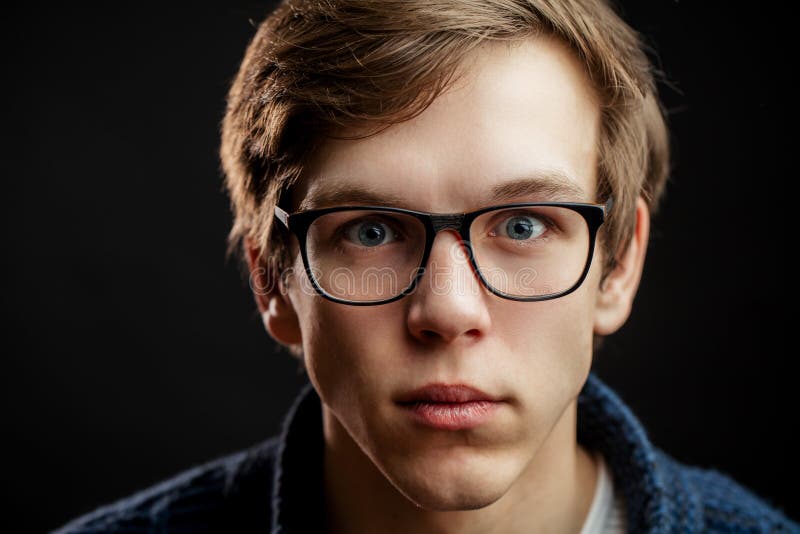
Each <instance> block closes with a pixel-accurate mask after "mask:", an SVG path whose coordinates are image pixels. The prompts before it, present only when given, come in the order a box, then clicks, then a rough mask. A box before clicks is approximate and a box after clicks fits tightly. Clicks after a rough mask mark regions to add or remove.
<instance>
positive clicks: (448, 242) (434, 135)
mask: <svg viewBox="0 0 800 534" xmlns="http://www.w3.org/2000/svg"><path fill="white" fill-rule="evenodd" d="M473 61H474V62H473ZM465 66H466V67H467V68H468V70H469V72H470V74H468V75H467V76H466V77H465V78H464V79H463V80H462V82H461V83H459V84H458V85H457V86H455V87H453V88H451V90H450V91H449V92H447V93H445V94H444V95H442V96H440V97H439V98H438V99H437V100H436V101H435V102H434V103H433V105H431V106H430V108H428V109H427V110H426V111H424V112H423V113H422V114H421V115H419V116H418V117H416V118H414V119H412V120H410V121H407V122H404V123H400V124H396V125H393V126H392V127H391V128H389V129H388V130H386V131H384V132H382V133H380V134H378V135H376V136H373V137H370V138H366V139H362V140H357V141H331V142H328V143H327V144H326V145H325V146H324V147H323V149H322V150H321V151H320V152H319V153H317V154H316V155H315V159H314V161H313V162H312V165H311V166H310V170H309V173H308V175H307V178H306V179H304V181H302V182H300V183H299V184H298V187H297V188H296V189H295V194H294V198H293V202H294V205H293V206H292V208H293V209H298V207H299V206H300V203H301V202H303V201H304V200H307V199H308V198H310V197H312V196H317V195H318V194H319V193H321V192H323V191H325V190H327V189H329V188H331V187H332V186H334V185H337V186H338V188H342V187H343V186H344V187H345V188H349V189H356V188H358V189H368V190H370V191H372V192H377V193H383V194H386V195H390V196H393V197H400V198H401V199H402V201H403V205H402V206H400V207H405V208H410V209H416V210H421V211H428V212H437V213H457V212H466V211H470V210H475V209H478V208H481V207H484V206H486V205H487V204H488V202H487V199H488V198H489V192H490V191H491V190H492V188H493V187H494V186H497V185H498V184H501V183H503V182H504V181H509V180H511V179H514V178H519V177H525V176H537V175H542V174H547V173H557V174H559V175H561V176H563V177H566V179H568V180H569V181H571V182H572V184H573V185H574V186H577V189H579V190H580V191H582V193H580V194H577V193H576V195H575V197H574V198H571V199H570V200H572V201H575V202H598V201H599V200H603V199H596V197H595V192H596V186H597V182H596V181H597V173H596V168H597V162H598V160H597V158H598V154H597V149H596V147H597V143H598V128H599V120H600V115H599V107H598V104H597V100H596V97H595V95H594V93H593V91H592V89H591V87H590V85H589V82H588V80H587V78H586V76H585V74H584V73H583V71H582V67H581V65H580V63H579V62H578V60H577V59H576V58H575V57H573V56H572V53H571V52H569V51H568V50H567V49H566V48H565V47H564V46H563V45H562V44H560V43H559V42H556V41H553V40H549V39H545V38H540V39H537V40H532V39H531V40H527V41H524V42H521V43H518V44H517V45H515V46H513V47H509V46H507V45H505V44H492V45H487V46H484V47H483V48H481V49H480V51H479V53H477V54H475V55H473V56H472V57H471V58H470V62H469V63H468V64H466V65H465ZM546 200H551V198H549V197H548V195H547V194H546V193H539V194H537V195H534V196H530V195H523V196H522V197H519V198H517V199H514V200H513V201H519V202H526V201H546ZM511 201H512V200H509V202H511ZM304 207H305V206H304ZM314 207H325V206H314ZM458 250H459V247H458V236H457V234H456V233H455V232H454V231H450V230H445V231H443V232H441V233H439V234H438V236H437V237H436V240H435V242H434V245H433V249H432V251H431V256H430V258H429V263H428V266H427V267H428V271H427V272H426V273H425V275H424V276H423V278H422V279H421V280H420V281H419V285H418V287H417V289H416V291H415V292H414V293H413V294H411V295H409V296H406V297H404V298H402V299H400V300H397V301H395V302H392V303H389V304H382V305H377V306H349V305H344V304H338V303H334V302H331V301H328V300H326V299H324V298H322V297H320V296H318V295H316V294H314V293H313V292H311V291H309V290H308V288H309V287H310V286H309V283H308V281H307V280H305V281H303V280H300V277H305V274H304V272H303V265H302V261H301V258H300V256H299V254H297V248H296V247H295V248H294V249H293V254H295V256H294V257H295V263H294V265H293V268H294V271H295V274H294V275H293V278H290V279H289V283H288V293H287V296H288V300H285V301H280V300H279V301H278V302H277V303H275V302H273V303H272V310H271V311H269V312H267V313H266V314H265V321H266V323H267V327H268V328H269V330H270V333H271V334H272V335H273V337H276V338H277V339H279V340H280V341H283V342H289V343H291V342H297V341H301V342H302V347H303V350H304V358H305V364H306V368H307V370H308V374H309V377H310V379H311V381H312V383H313V385H314V387H315V388H316V390H317V391H318V393H319V395H320V397H321V399H322V400H323V402H324V407H325V432H326V438H327V440H328V443H329V444H337V445H335V446H339V447H344V448H345V449H347V448H348V447H349V448H350V449H351V452H352V451H355V454H356V455H358V454H361V453H362V452H363V454H365V455H366V456H367V457H369V458H370V459H371V460H372V463H374V465H375V466H376V467H377V468H378V469H379V470H380V471H381V472H382V473H383V475H384V476H385V477H386V478H387V479H388V480H389V481H391V483H392V484H393V485H394V486H395V487H396V488H397V489H398V490H399V491H400V492H401V493H403V494H404V495H405V496H406V497H408V498H409V499H410V500H412V501H413V502H415V503H416V504H418V505H420V506H423V507H425V508H430V509H440V510H442V509H451V510H452V509H467V508H475V507H479V506H485V505H488V504H490V503H492V502H494V501H495V500H497V499H498V498H499V497H501V496H502V495H503V494H504V493H505V492H507V491H508V489H509V487H510V486H511V485H512V484H513V483H514V482H515V481H516V480H517V479H518V478H519V477H520V476H521V475H522V474H523V473H524V472H525V471H526V470H527V469H530V468H531V467H530V466H531V465H533V464H537V465H538V464H546V463H549V464H550V465H556V464H558V462H559V461H560V460H559V458H560V456H563V454H564V453H565V451H573V452H574V450H575V449H574V448H575V420H574V407H575V406H574V401H575V399H576V397H577V395H578V393H579V391H580V389H581V387H582V385H583V383H584V381H585V379H586V377H587V375H588V373H589V368H590V363H591V357H592V334H593V331H595V330H597V331H600V330H602V328H598V302H599V297H598V295H599V294H600V292H599V289H598V286H599V281H600V270H601V263H602V261H601V260H602V257H601V251H600V249H599V247H598V249H596V250H595V254H594V258H593V260H592V266H591V269H590V271H589V273H588V276H587V278H586V279H585V281H584V282H583V284H582V285H581V286H580V287H579V288H578V289H577V290H576V291H574V292H573V293H571V294H569V295H567V296H565V297H561V298H557V299H554V300H548V301H541V302H517V301H513V300H507V299H503V298H500V297H498V296H495V295H493V294H491V293H490V292H489V291H488V290H486V289H485V288H483V287H482V286H481V285H480V282H479V281H478V280H477V278H476V277H475V275H474V273H473V271H472V270H471V268H470V265H469V264H468V263H467V261H466V260H465V259H464V257H463V255H461V254H458V253H457V251H458ZM434 272H436V273H437V274H436V277H435V278H434V276H433V275H434ZM448 278H450V279H451V286H452V288H453V290H450V291H442V290H441V288H442V287H443V285H444V284H446V283H447V282H445V280H447V279H448ZM634 286H635V284H634ZM459 288H460V289H459ZM269 307H270V306H269V304H266V305H264V309H265V310H266V309H268V308H269ZM295 314H296V315H295ZM626 314H627V311H624V312H622V315H625V316H627V315H626ZM604 320H606V322H607V318H606V319H604ZM621 320H622V321H624V318H622V319H621ZM612 322H613V321H612ZM616 322H617V323H620V320H619V319H618V320H617V321H616ZM606 329H607V327H606ZM612 329H614V328H612ZM603 333H605V332H603ZM431 383H444V384H468V385H472V386H474V387H476V388H478V389H480V390H483V391H484V392H487V393H489V394H490V395H493V396H495V397H498V398H501V399H503V400H504V402H503V403H501V405H500V406H499V409H498V410H496V412H495V413H494V415H493V416H492V417H491V418H489V419H488V420H487V421H485V422H484V423H482V424H480V425H478V426H476V427H474V428H470V429H461V430H443V429H437V428H431V427H428V426H424V425H420V424H418V423H416V422H415V421H414V419H413V418H412V417H410V416H409V413H408V411H407V410H406V409H405V408H403V407H402V406H400V405H399V404H398V403H397V402H396V399H397V398H398V396H400V395H402V394H404V393H407V392H409V391H411V390H414V389H416V388H419V387H421V386H424V385H427V384H431ZM356 445H357V448H356ZM533 460H535V461H533Z"/></svg>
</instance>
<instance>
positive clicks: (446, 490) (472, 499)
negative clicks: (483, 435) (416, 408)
mask: <svg viewBox="0 0 800 534" xmlns="http://www.w3.org/2000/svg"><path fill="white" fill-rule="evenodd" d="M384 474H385V475H386V476H387V478H388V479H389V480H390V482H391V483H392V484H393V485H394V486H395V488H396V489H397V490H398V491H399V492H400V493H402V494H403V495H404V496H405V497H406V498H407V499H408V500H409V501H411V502H412V503H413V504H414V505H416V506H417V507H419V508H423V509H425V510H431V511H456V510H476V509H479V508H484V507H486V506H489V505H490V504H492V503H494V502H495V501H497V500H498V499H499V498H500V497H502V496H503V495H505V493H506V492H507V491H508V489H509V488H510V487H511V485H512V484H513V482H514V477H513V476H509V473H507V472H506V471H505V470H504V469H502V466H500V465H498V462H497V460H496V459H493V458H491V457H483V458H482V461H481V460H474V461H472V462H468V461H464V460H463V459H462V460H461V461H454V462H442V461H441V460H438V461H436V462H431V463H427V462H423V463H420V464H418V465H415V466H413V467H410V466H408V465H405V466H398V471H396V472H395V473H394V475H396V476H393V474H392V473H384Z"/></svg>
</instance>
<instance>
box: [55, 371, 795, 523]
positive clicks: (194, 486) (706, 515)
mask: <svg viewBox="0 0 800 534" xmlns="http://www.w3.org/2000/svg"><path fill="white" fill-rule="evenodd" d="M578 441H579V442H581V443H582V444H583V445H585V446H586V448H588V449H590V450H597V451H599V452H601V453H602V454H603V456H604V458H605V459H606V462H607V464H608V466H609V469H610V470H611V472H612V476H613V478H614V487H615V489H616V490H617V491H620V492H622V495H623V497H624V500H625V509H626V513H627V525H628V531H629V532H632V533H640V532H641V533H644V532H653V533H667V532H669V533H673V532H674V533H677V532H682V533H690V532H703V533H706V532H710V533H715V532H719V533H722V532H733V533H760V532H791V533H799V534H800V526H798V524H797V523H795V522H793V521H791V520H790V519H789V518H788V517H786V515H784V514H783V513H782V512H781V511H780V510H779V509H777V508H776V507H774V506H773V505H771V504H770V503H768V502H767V501H765V500H764V499H762V498H759V497H758V496H756V495H755V494H753V493H752V492H750V491H749V490H747V489H746V488H744V487H742V486H741V485H740V484H738V483H737V482H735V481H734V480H732V479H731V478H730V477H728V476H726V475H724V474H722V473H720V472H718V471H715V470H712V469H701V468H698V467H692V466H687V465H684V464H682V463H680V462H678V461H676V460H675V459H674V458H672V457H670V456H669V455H667V454H666V453H664V452H663V451H661V450H660V449H658V448H657V447H654V446H653V445H652V444H651V443H650V441H649V440H648V437H647V434H646V432H645V430H644V428H643V427H642V425H641V423H640V422H639V421H638V420H637V419H636V417H634V415H633V413H631V411H630V409H629V408H628V407H627V406H626V405H625V404H624V403H623V402H622V400H621V399H620V398H619V397H618V396H617V395H616V394H615V393H614V392H613V391H612V390H611V389H610V388H609V387H608V386H607V385H606V384H604V383H603V382H602V381H601V380H600V379H599V378H598V377H597V376H596V375H595V374H594V373H592V374H590V375H589V378H588V380H587V382H586V384H585V385H584V387H583V389H582V391H581V394H580V396H579V398H578ZM323 450H324V441H323V435H322V415H321V409H320V399H319V396H318V395H317V393H316V391H315V390H314V389H313V387H311V384H310V383H307V384H306V385H305V386H304V387H303V388H302V390H301V391H300V393H299V394H298V395H297V397H296V398H295V400H294V403H293V404H292V406H291V408H290V409H289V411H288V413H287V415H286V417H285V418H284V421H283V426H282V431H281V433H280V435H278V436H275V437H273V438H271V439H269V440H267V441H265V442H263V443H261V444H259V445H257V446H255V447H252V448H250V449H248V450H246V451H242V452H239V453H236V454H233V455H230V456H226V457H224V458H219V459H217V460H214V461H212V462H209V463H207V464H204V465H201V466H198V467H195V468H193V469H191V470H188V471H186V472H184V473H182V474H180V475H178V476H175V477H173V478H171V479H169V480H167V481H165V482H162V483H161V484H158V485H157V486H154V487H152V488H149V489H147V490H143V491H141V492H139V493H137V494H135V495H133V496H131V497H128V498H127V499H124V500H121V501H119V502H117V503H114V504H112V505H108V506H105V507H102V508H99V509H97V510H95V511H94V512H92V513H90V514H87V515H85V516H83V517H80V518H78V519H76V520H74V521H72V522H71V523H69V524H67V525H65V526H64V527H62V528H61V529H59V530H58V531H57V532H59V533H90V532H91V533H97V532H270V533H271V534H307V533H314V532H325V528H324V519H325V496H324V491H323V483H322V481H323V479H322V467H323V464H322V461H323Z"/></svg>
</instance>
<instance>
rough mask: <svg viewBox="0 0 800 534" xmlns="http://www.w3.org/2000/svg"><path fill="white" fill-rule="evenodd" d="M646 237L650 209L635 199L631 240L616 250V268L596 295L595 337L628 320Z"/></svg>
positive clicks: (602, 283) (644, 251)
mask: <svg viewBox="0 0 800 534" xmlns="http://www.w3.org/2000/svg"><path fill="white" fill-rule="evenodd" d="M649 237H650V210H649V209H648V208H647V203H646V202H645V201H644V199H643V198H642V197H639V198H638V199H637V200H636V227H635V228H634V230H633V235H632V236H631V240H630V241H629V242H628V243H623V244H622V246H621V247H620V250H619V251H618V253H617V263H616V266H615V267H614V269H613V270H612V271H611V272H610V273H608V275H607V276H606V278H605V280H603V281H602V282H601V284H600V288H599V290H598V292H597V302H596V305H595V318H594V333H595V334H598V335H601V336H605V335H609V334H613V333H614V332H616V331H617V330H619V328H620V327H622V325H623V324H625V321H627V320H628V317H629V316H630V314H631V308H632V306H633V299H634V297H635V296H636V291H637V289H638V288H639V281H640V280H641V277H642V269H643V267H644V258H645V253H646V252H647V242H648V239H649ZM625 245H627V247H626V246H625Z"/></svg>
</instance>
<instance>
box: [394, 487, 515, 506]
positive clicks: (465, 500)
mask: <svg viewBox="0 0 800 534" xmlns="http://www.w3.org/2000/svg"><path fill="white" fill-rule="evenodd" d="M478 485H482V484H480V483H478V484H476V487H474V488H472V491H465V490H464V489H463V488H455V489H453V488H431V487H422V488H420V487H417V488H414V489H413V490H410V491H403V490H400V492H401V493H402V494H403V495H405V497H406V498H407V499H408V500H409V501H411V502H412V503H413V504H414V505H415V506H417V507H418V508H422V509H424V510H430V511H436V512H455V511H459V510H478V509H480V508H485V507H487V506H489V505H491V504H493V503H494V502H496V501H497V500H498V499H500V497H502V496H503V495H504V494H505V492H504V491H496V490H494V491H493V490H491V489H490V488H488V487H486V486H483V487H477V486H478Z"/></svg>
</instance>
